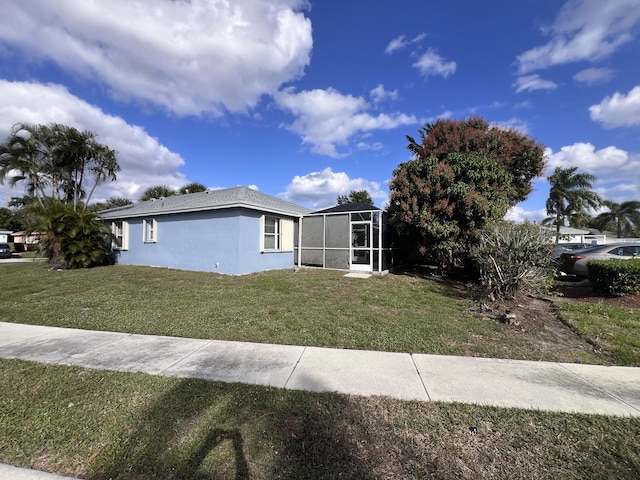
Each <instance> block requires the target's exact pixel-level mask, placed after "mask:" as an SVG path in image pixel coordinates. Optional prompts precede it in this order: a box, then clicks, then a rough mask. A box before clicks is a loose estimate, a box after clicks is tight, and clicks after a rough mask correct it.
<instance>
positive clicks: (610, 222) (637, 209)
mask: <svg viewBox="0 0 640 480" xmlns="http://www.w3.org/2000/svg"><path fill="white" fill-rule="evenodd" d="M603 205H604V206H605V207H607V208H608V209H609V211H608V212H604V213H601V214H600V215H598V216H597V217H596V219H595V220H596V225H598V228H599V229H600V230H607V229H608V228H611V226H614V225H615V228H616V232H617V234H618V238H622V231H623V229H626V228H629V229H635V228H638V227H640V202H639V201H637V200H630V201H627V202H622V203H615V202H610V201H608V200H605V201H604V202H603Z"/></svg>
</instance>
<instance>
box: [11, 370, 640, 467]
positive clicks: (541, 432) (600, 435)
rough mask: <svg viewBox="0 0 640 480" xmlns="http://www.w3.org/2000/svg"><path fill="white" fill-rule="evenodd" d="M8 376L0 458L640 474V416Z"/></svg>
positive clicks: (36, 374)
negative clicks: (578, 413)
mask: <svg viewBox="0 0 640 480" xmlns="http://www.w3.org/2000/svg"><path fill="white" fill-rule="evenodd" d="M0 385H1V386H2V388H1V389H0V461H3V462H8V463H13V464H18V465H23V466H31V467H34V468H39V469H44V470H49V471H55V472H58V473H61V474H66V475H74V476H82V477H83V478H88V479H108V478H113V479H134V478H136V479H139V478H162V479H198V478H201V479H204V478H207V479H226V478H235V479H245V478H253V479H271V478H295V479H308V478H313V479H317V478H347V479H377V478H402V479H422V478H440V479H459V478H462V479H465V478H467V479H489V478H491V479H495V478H509V479H542V478H544V479H547V478H562V479H585V478H594V479H595V478H611V479H615V478H620V479H627V478H638V477H639V476H640V419H637V418H636V419H633V418H614V417H604V416H595V415H592V416H591V415H569V414H561V413H546V412H538V411H525V410H515V409H503V408H494V407H481V406H474V405H455V404H442V403H421V402H401V401H396V400H392V399H387V398H360V397H351V396H344V395H337V394H328V393H309V392H297V391H285V390H279V389H275V388H266V387H256V386H248V385H239V384H222V383H214V382H206V381H201V380H188V379H177V378H166V377H154V376H150V375H145V374H133V373H120V372H108V371H98V370H86V369H81V368H77V367H65V366H52V365H42V364H37V363H31V362H23V361H17V360H0ZM472 427H476V428H477V434H475V435H474V434H472V432H471V430H470V429H471V428H472Z"/></svg>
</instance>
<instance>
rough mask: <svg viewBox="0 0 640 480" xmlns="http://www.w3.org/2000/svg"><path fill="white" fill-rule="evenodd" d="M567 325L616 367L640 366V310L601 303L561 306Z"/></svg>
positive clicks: (560, 309) (561, 312)
mask: <svg viewBox="0 0 640 480" xmlns="http://www.w3.org/2000/svg"><path fill="white" fill-rule="evenodd" d="M557 309H558V312H559V314H560V315H561V317H562V318H563V320H564V321H565V322H567V323H568V324H570V325H571V326H573V327H574V328H575V329H576V330H577V331H578V332H579V334H580V335H581V336H582V337H583V338H586V339H588V340H589V342H591V343H592V344H593V345H594V346H595V347H596V348H597V349H600V350H602V351H603V353H604V354H605V355H606V356H608V357H609V359H610V361H611V363H613V364H615V365H627V366H634V367H637V366H640V309H636V308H624V307H617V306H612V305H604V304H602V303H595V304H594V303H579V302H575V303H570V304H568V303H561V304H558V305H557Z"/></svg>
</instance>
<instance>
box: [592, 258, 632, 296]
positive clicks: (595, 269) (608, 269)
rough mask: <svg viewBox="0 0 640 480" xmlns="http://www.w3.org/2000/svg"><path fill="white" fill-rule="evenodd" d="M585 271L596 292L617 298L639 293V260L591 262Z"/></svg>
mask: <svg viewBox="0 0 640 480" xmlns="http://www.w3.org/2000/svg"><path fill="white" fill-rule="evenodd" d="M587 269H588V270H589V279H590V280H591V286H592V287H593V290H594V291H596V292H604V293H608V294H610V295H615V296H617V297H621V296H623V295H627V294H631V295H633V294H638V293H640V259H631V260H591V261H590V262H588V263H587Z"/></svg>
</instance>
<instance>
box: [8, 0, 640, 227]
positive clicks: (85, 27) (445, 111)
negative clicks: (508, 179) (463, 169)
mask: <svg viewBox="0 0 640 480" xmlns="http://www.w3.org/2000/svg"><path fill="white" fill-rule="evenodd" d="M639 52H640V0H607V1H606V2H605V1H602V0H570V1H567V2H561V1H558V0H518V1H512V0H487V1H483V2H478V1H472V0H452V1H449V2H425V1H422V0H397V1H395V2H378V3H377V4H376V3H372V2H370V1H369V2H364V1H361V0H349V1H347V2H344V1H337V0H325V1H309V2H307V1H303V0H270V1H269V2H266V1H259V0H235V1H234V0H228V1H218V0H191V1H183V0H176V1H171V0H155V1H154V2H142V1H139V2H134V1H130V0H110V1H109V2H93V1H83V0H57V1H56V2H51V1H50V0H24V1H22V2H8V5H3V22H2V24H1V25H0V132H2V136H6V134H8V132H9V129H10V128H11V126H12V125H13V124H15V123H17V122H29V123H48V122H60V123H65V124H68V125H72V126H75V127H78V128H81V129H89V130H92V131H94V132H96V133H97V134H98V138H99V140H100V141H101V142H102V143H106V144H107V145H109V146H110V147H111V148H113V149H115V150H117V151H118V158H119V161H120V164H121V166H122V172H121V173H120V174H119V177H118V180H117V181H116V182H115V183H113V184H110V185H105V186H103V187H101V188H100V189H99V190H98V191H97V192H96V194H95V195H94V200H102V199H106V198H108V197H110V196H119V197H127V198H130V199H132V200H137V199H138V198H139V197H140V195H141V194H142V192H143V191H144V189H145V188H147V187H149V186H152V185H158V184H165V185H169V186H172V187H180V186H181V185H184V184H185V183H187V182H191V181H196V182H200V183H203V184H205V185H207V186H208V187H210V188H221V187H233V186H236V185H246V186H251V187H253V188H257V189H259V190H261V191H263V192H265V193H268V194H271V195H275V196H278V197H281V198H284V199H287V200H290V201H293V202H296V203H299V204H301V205H305V206H308V207H310V208H323V207H327V206H331V205H333V204H335V201H336V197H337V196H338V195H341V194H348V193H349V191H351V190H359V189H367V190H368V191H369V192H370V193H371V195H372V197H373V199H374V201H375V202H376V204H377V205H379V206H384V205H385V202H386V201H387V199H388V195H389V191H388V187H387V185H388V181H389V180H390V178H391V176H392V172H393V170H394V168H396V167H397V165H398V164H399V163H401V162H404V161H407V160H409V159H410V155H409V152H408V150H407V149H406V145H407V141H406V139H405V135H411V136H417V132H418V129H420V128H421V127H422V126H424V124H425V123H427V122H433V121H435V120H437V119H439V118H450V119H464V118H468V117H469V116H471V115H480V116H482V117H484V118H485V119H486V120H487V121H489V122H490V123H493V124H497V125H500V126H501V127H503V128H515V129H518V130H520V131H522V132H524V133H526V134H527V135H529V136H531V137H532V138H535V139H536V140H537V141H539V142H541V143H543V144H544V145H546V147H547V155H546V156H547V171H545V176H546V175H548V174H550V171H551V170H552V169H553V168H554V167H556V166H563V167H568V166H577V167H579V168H580V170H581V171H585V172H589V173H592V174H594V175H596V176H597V177H598V181H597V182H596V183H595V184H594V187H595V188H596V190H597V191H598V192H599V193H600V194H601V195H602V196H604V197H605V198H607V199H609V200H614V201H624V200H631V199H640V193H639V192H640V135H639V133H640V61H639V60H638V58H640V55H639ZM548 189H549V186H548V183H547V182H546V179H545V178H544V177H542V178H540V179H537V180H536V181H535V182H534V192H533V194H532V195H531V196H530V198H529V199H528V200H527V201H526V202H523V203H522V204H519V205H517V206H516V207H515V208H514V209H513V210H512V211H511V212H510V213H509V215H508V218H511V219H514V220H523V219H531V220H540V219H542V218H544V216H545V212H544V203H545V200H546V198H547V195H548ZM21 194H22V190H21V189H14V190H13V191H9V190H8V189H7V187H6V186H0V195H1V197H0V200H1V201H2V203H5V202H6V200H7V199H8V198H9V197H10V196H15V195H21Z"/></svg>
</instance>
